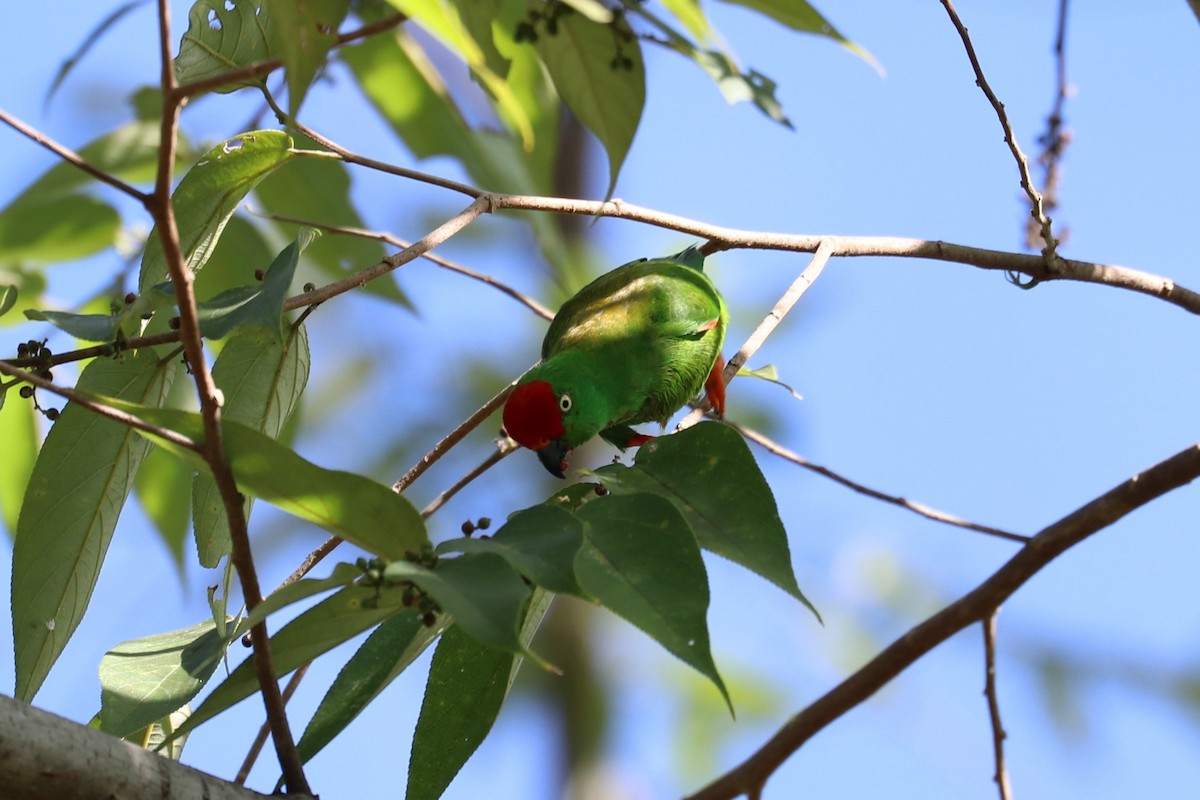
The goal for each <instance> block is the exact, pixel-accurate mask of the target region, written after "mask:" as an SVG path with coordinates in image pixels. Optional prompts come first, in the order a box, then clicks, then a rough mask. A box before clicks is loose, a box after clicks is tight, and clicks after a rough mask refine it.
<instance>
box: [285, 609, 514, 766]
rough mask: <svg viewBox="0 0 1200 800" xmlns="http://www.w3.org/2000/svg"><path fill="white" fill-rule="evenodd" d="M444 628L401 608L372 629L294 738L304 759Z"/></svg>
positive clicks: (406, 665) (365, 705)
mask: <svg viewBox="0 0 1200 800" xmlns="http://www.w3.org/2000/svg"><path fill="white" fill-rule="evenodd" d="M441 631H442V626H440V625H434V626H433V627H429V626H426V625H423V624H422V623H421V619H420V618H419V617H418V616H417V615H416V614H398V615H396V616H394V617H391V618H390V619H387V620H385V621H384V622H383V623H382V624H380V626H379V627H378V628H376V629H375V630H374V631H372V632H371V635H370V636H368V637H367V640H366V641H365V642H363V645H362V647H360V648H358V651H357V652H355V654H354V655H353V656H351V657H350V660H349V661H347V662H346V665H345V666H344V667H342V670H341V672H339V673H338V676H337V678H336V679H335V680H334V682H333V685H332V686H330V687H329V691H328V692H326V693H325V696H324V697H323V698H321V704H320V705H319V706H317V710H316V713H314V714H313V717H312V719H311V720H309V723H308V727H307V728H305V729H304V735H303V736H301V737H300V741H299V742H297V743H296V749H297V750H298V751H299V753H300V758H301V760H303V761H308V760H309V759H311V758H312V757H313V756H315V755H316V754H317V753H319V752H320V751H321V749H322V748H323V747H325V745H327V744H329V743H330V742H331V741H333V739H334V737H335V736H337V735H338V734H339V733H341V732H342V731H343V730H345V729H346V726H348V725H349V724H350V723H351V722H353V721H354V719H355V717H357V716H358V715H359V714H360V713H361V712H362V710H363V709H364V708H366V707H367V705H368V704H369V703H370V702H371V701H372V700H374V699H375V698H376V697H377V696H378V695H379V693H380V692H382V691H383V690H384V689H385V688H387V686H388V684H390V683H391V682H392V681H393V680H395V679H396V678H397V677H398V676H399V675H400V673H402V672H403V671H404V670H405V669H406V668H407V667H408V665H409V664H411V663H412V662H413V661H414V660H415V659H416V658H417V656H419V655H420V654H421V653H423V652H425V648H426V647H428V646H429V644H430V643H431V642H432V641H433V640H434V639H435V638H436V637H437V635H438V634H439V633H441ZM494 652H498V651H494Z"/></svg>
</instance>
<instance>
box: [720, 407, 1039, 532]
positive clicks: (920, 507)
mask: <svg viewBox="0 0 1200 800" xmlns="http://www.w3.org/2000/svg"><path fill="white" fill-rule="evenodd" d="M726 422H727V423H728V424H729V425H730V426H731V427H733V429H734V430H736V431H737V432H738V433H740V434H741V435H742V436H745V437H746V438H747V439H749V440H750V441H752V442H754V443H756V444H759V445H761V446H762V447H764V448H766V449H767V450H768V451H770V452H771V453H774V454H775V455H777V456H779V457H780V458H782V459H785V460H787V461H790V462H792V463H793V464H795V465H796V466H798V467H803V468H804V469H807V470H811V471H813V472H815V473H817V474H818V475H823V476H824V477H826V478H829V479H830V480H832V481H834V482H836V483H840V484H841V485H842V486H845V487H846V488H848V489H853V490H854V491H856V492H858V493H859V494H864V495H866V496H867V497H873V498H875V499H876V500H882V501H883V502H885V503H891V504H892V505H896V506H900V507H901V508H905V509H908V510H909V511H911V512H913V513H914V514H920V515H921V516H922V517H925V518H926V519H931V520H933V521H935V522H943V523H945V524H947V525H954V526H955V527H958V528H966V529H967V530H969V531H977V532H979V533H986V534H988V535H989V536H996V537H999V538H1001V539H1008V540H1010V541H1014V542H1028V541H1029V539H1030V537H1028V536H1024V535H1022V534H1019V533H1010V532H1009V531H1005V530H1001V529H1000V528H993V527H991V526H990V525H979V524H978V523H975V522H968V521H967V520H965V519H960V518H959V517H956V516H954V515H952V514H947V513H946V512H944V511H938V510H937V509H934V508H930V507H929V506H927V505H924V504H923V503H916V502H913V501H912V500H907V499H905V498H903V497H898V496H895V495H890V494H885V493H883V492H881V491H879V490H877V489H872V488H870V487H868V486H863V485H862V484H861V483H858V482H856V481H852V480H850V479H849V478H847V477H845V476H843V475H839V474H838V473H836V472H834V471H833V470H831V469H829V468H828V467H822V466H820V465H819V464H814V463H813V462H811V461H809V460H808V459H807V458H805V457H804V456H802V455H800V454H799V453H795V452H793V451H791V450H789V449H787V448H786V447H784V446H783V445H781V444H779V443H778V442H776V441H774V440H773V439H769V438H767V437H766V436H764V435H763V434H761V433H759V432H758V431H756V430H753V429H752V428H747V427H746V426H744V425H739V424H738V423H736V422H732V421H730V420H726Z"/></svg>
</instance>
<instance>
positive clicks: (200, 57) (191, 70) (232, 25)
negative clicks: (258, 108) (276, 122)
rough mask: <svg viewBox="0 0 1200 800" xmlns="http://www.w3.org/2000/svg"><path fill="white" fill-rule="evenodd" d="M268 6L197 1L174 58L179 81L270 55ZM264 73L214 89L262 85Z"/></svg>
mask: <svg viewBox="0 0 1200 800" xmlns="http://www.w3.org/2000/svg"><path fill="white" fill-rule="evenodd" d="M270 43H271V21H270V14H269V13H268V9H267V8H265V7H263V5H262V3H260V2H255V1H254V0H196V2H195V3H193V5H192V8H191V10H189V11H188V29H187V32H186V33H184V34H183V40H182V41H181V42H180V43H179V55H178V56H176V57H175V75H176V78H177V79H178V81H179V83H180V84H189V83H198V82H199V81H202V80H209V79H213V78H216V77H217V76H219V75H221V74H223V73H226V72H229V71H230V70H233V69H237V68H239V67H244V66H248V65H249V64H253V63H254V62H256V61H264V60H266V59H267V58H269V57H270V56H271V46H270ZM265 80H266V76H265V75H258V76H255V77H253V78H246V79H243V80H239V81H233V82H230V83H227V84H225V85H223V86H221V87H220V88H218V89H216V90H215V91H218V92H232V91H233V90H235V89H239V88H241V87H243V86H261V85H262V84H263V83H264V81H265Z"/></svg>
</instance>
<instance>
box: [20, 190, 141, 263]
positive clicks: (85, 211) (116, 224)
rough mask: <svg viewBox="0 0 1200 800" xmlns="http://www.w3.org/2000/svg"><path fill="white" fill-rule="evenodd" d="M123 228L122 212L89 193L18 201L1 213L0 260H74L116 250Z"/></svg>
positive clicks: (42, 261)
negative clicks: (114, 243) (113, 245)
mask: <svg viewBox="0 0 1200 800" xmlns="http://www.w3.org/2000/svg"><path fill="white" fill-rule="evenodd" d="M120 228H121V216H120V214H118V213H117V210H116V209H115V208H113V207H112V206H110V205H109V204H108V203H105V202H103V201H102V200H97V199H96V198H94V197H89V196H88V195H82V194H67V195H60V196H56V197H49V198H46V197H41V198H39V197H33V198H28V199H24V200H22V199H21V198H18V199H17V200H16V201H14V202H13V203H12V204H10V205H9V206H8V207H7V208H5V209H4V210H3V211H0V260H6V261H34V262H37V263H39V264H50V263H54V262H58V261H74V260H75V259H79V258H84V257H85V256H90V255H92V254H93V253H98V252H100V251H101V250H104V249H105V248H107V247H109V246H111V245H112V243H113V242H114V241H115V240H116V237H117V232H118V231H119V230H120Z"/></svg>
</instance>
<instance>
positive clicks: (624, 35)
mask: <svg viewBox="0 0 1200 800" xmlns="http://www.w3.org/2000/svg"><path fill="white" fill-rule="evenodd" d="M536 46H537V50H538V53H539V54H540V55H541V57H542V61H543V62H545V64H546V69H547V70H548V71H549V73H550V77H551V79H552V80H553V81H554V87H555V88H556V89H557V90H558V94H559V96H560V97H562V99H563V102H564V103H566V104H567V106H568V107H569V108H570V109H571V111H572V112H574V114H575V116H577V117H578V118H579V121H580V122H582V123H583V124H584V126H585V127H586V128H587V129H588V130H590V131H591V132H592V133H594V134H595V135H596V138H597V139H599V140H600V143H601V144H602V145H604V150H605V152H607V153H608V175H609V180H608V191H607V192H606V193H605V196H611V195H612V193H613V189H614V188H615V187H616V184H617V175H618V174H619V173H620V171H621V165H622V164H623V163H625V156H626V155H627V154H628V153H629V147H630V145H632V144H633V136H634V134H635V133H637V128H638V123H639V122H640V121H641V118H642V107H643V106H644V105H645V103H646V71H645V65H644V63H643V60H642V50H641V46H640V44H639V43H638V40H637V38H636V37H634V36H633V35H632V34H631V33H630V32H629V28H628V23H626V22H624V20H620V21H618V22H615V23H613V24H612V25H603V24H601V23H598V22H593V21H592V20H590V19H588V18H587V17H585V16H583V15H582V14H577V13H564V14H561V15H560V16H558V17H557V31H556V32H554V33H553V34H552V33H551V32H550V31H543V30H539V31H538V36H537V43H536Z"/></svg>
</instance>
